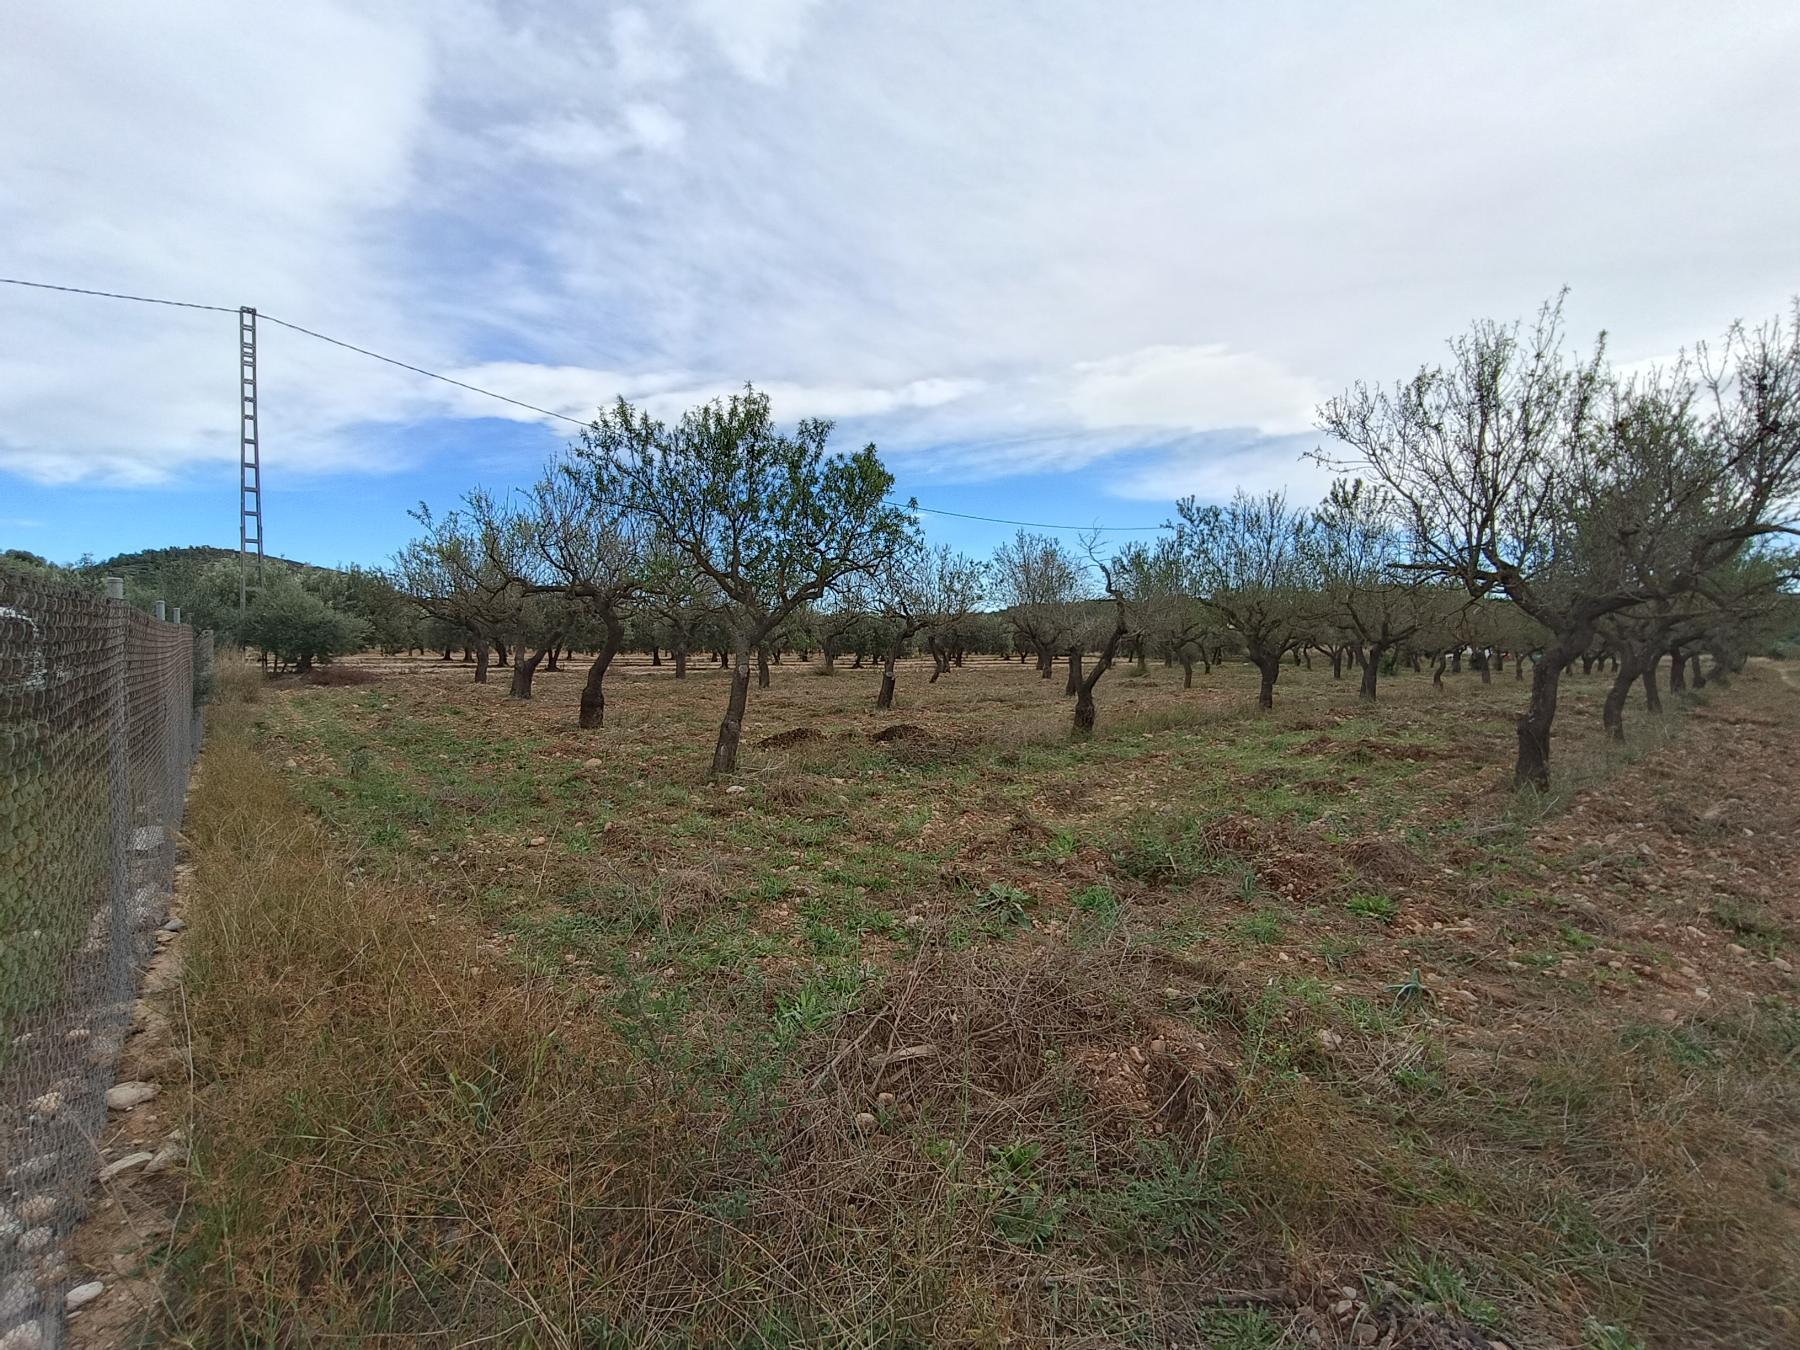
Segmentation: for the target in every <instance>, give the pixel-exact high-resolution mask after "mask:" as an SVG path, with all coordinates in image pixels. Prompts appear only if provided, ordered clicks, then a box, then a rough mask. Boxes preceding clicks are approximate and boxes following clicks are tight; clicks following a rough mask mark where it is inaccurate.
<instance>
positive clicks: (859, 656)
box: [850, 648, 863, 670]
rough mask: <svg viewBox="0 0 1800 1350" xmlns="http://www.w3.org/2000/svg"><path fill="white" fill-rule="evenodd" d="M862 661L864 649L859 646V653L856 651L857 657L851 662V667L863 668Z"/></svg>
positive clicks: (854, 668)
mask: <svg viewBox="0 0 1800 1350" xmlns="http://www.w3.org/2000/svg"><path fill="white" fill-rule="evenodd" d="M862 662H863V654H862V650H861V648H858V649H857V653H856V659H855V660H854V661H852V662H851V663H850V669H852V670H861V669H862Z"/></svg>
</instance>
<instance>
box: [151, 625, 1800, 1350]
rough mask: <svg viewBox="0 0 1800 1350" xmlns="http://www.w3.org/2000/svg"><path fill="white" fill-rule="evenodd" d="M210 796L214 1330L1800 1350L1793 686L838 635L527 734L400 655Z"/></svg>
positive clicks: (292, 691) (510, 707) (199, 887)
mask: <svg viewBox="0 0 1800 1350" xmlns="http://www.w3.org/2000/svg"><path fill="white" fill-rule="evenodd" d="M350 665H351V667H352V668H355V667H361V668H364V669H367V670H368V671H369V672H370V673H372V674H376V675H378V677H379V678H378V679H377V680H376V681H375V682H373V683H368V684H346V685H342V686H338V687H323V688H321V687H311V686H302V685H290V684H279V685H276V686H272V687H270V688H268V689H266V690H262V691H260V692H259V691H256V690H248V691H246V695H245V697H246V700H250V701H244V702H233V703H231V704H228V705H226V706H224V707H222V708H221V709H219V710H218V711H219V716H218V717H217V718H215V729H214V734H213V740H212V744H211V745H210V747H209V749H208V751H207V755H206V757H205V760H204V762H203V766H202V769H201V776H200V782H199V786H198V788H197V790H196V795H195V798H194V802H193V807H192V811H191V817H190V823H191V830H190V834H191V840H192V844H193V848H194V858H195V862H196V867H197V871H196V875H195V880H194V886H193V891H192V895H191V897H190V900H189V914H190V918H191V920H192V933H191V941H192V943H193V945H192V947H191V956H190V961H189V965H190V987H189V995H188V997H189V1000H190V1007H189V1013H190V1016H191V1017H192V1020H193V1026H194V1032H195V1036H196V1064H197V1067H198V1070H199V1074H200V1086H199V1090H198V1094H197V1097H196V1112H197V1126H198V1136H197V1141H196V1150H197V1152H196V1176H195V1180H194V1182H193V1187H192V1191H191V1194H190V1196H189V1199H188V1202H187V1203H188V1206H189V1210H190V1218H189V1222H187V1223H186V1224H185V1225H184V1227H183V1229H182V1236H181V1237H180V1239H179V1246H178V1251H177V1258H176V1266H175V1271H176V1284H177V1289H178V1294H177V1296H176V1298H175V1300H174V1307H175V1309H176V1311H175V1314H174V1315H173V1317H174V1322H173V1325H172V1327H171V1334H172V1335H177V1336H184V1337H189V1338H192V1339H193V1340H195V1341H215V1340H217V1341H226V1340H228V1341H232V1342H234V1343H243V1342H245V1341H251V1340H255V1341H260V1342H266V1343H269V1344H282V1345H306V1344H316V1343H320V1342H323V1341H326V1340H334V1341H335V1340H342V1339H350V1340H359V1339H376V1338H379V1337H381V1336H383V1335H393V1336H395V1337H398V1338H401V1339H405V1340H408V1341H412V1342H423V1343H441V1344H466V1343H471V1342H473V1341H476V1340H481V1339H483V1338H486V1339H488V1340H491V1341H492V1343H495V1344H500V1345H527V1344H530V1345H546V1346H583V1347H614V1346H618V1347H623V1346H638V1345H745V1346H750V1345H775V1346H802V1345H804V1346H819V1345H830V1346H878V1345H884V1346H885V1345H893V1346H902V1345H917V1346H924V1345H965V1344H966V1345H993V1346H999V1345H1051V1344H1054V1345H1059V1346H1077V1345H1142V1346H1174V1345H1181V1346H1200V1345H1214V1346H1219V1347H1256V1346H1276V1345H1284V1344H1296V1345H1327V1346H1329V1345H1338V1344H1343V1345H1373V1344H1379V1345H1396V1346H1398V1345H1407V1346H1459V1347H1462V1346H1478V1347H1480V1346H1488V1345H1490V1344H1496V1343H1500V1344H1506V1345H1512V1346H1525V1345H1580V1346H1589V1347H1594V1350H1624V1348H1625V1347H1629V1346H1634V1345H1639V1344H1643V1345H1695V1344H1715V1345H1758V1344H1763V1345H1777V1344H1792V1343H1793V1341H1794V1338H1796V1337H1797V1336H1800V1320H1797V1317H1796V1312H1795V1308H1796V1301H1797V1300H1800V1210H1797V1208H1796V1194H1795V1187H1796V1185H1797V1184H1800V1177H1797V1173H1796V1168H1797V1167H1800V1076H1797V1073H1796V1069H1797V1055H1800V1012H1797V1011H1796V1006H1795V1004H1794V1002H1793V994H1794V988H1795V986H1794V983H1793V975H1792V969H1791V964H1790V963H1791V961H1792V960H1793V959H1794V958H1795V938H1796V934H1800V898H1797V894H1796V888H1795V880H1796V872H1795V862H1794V853H1793V849H1794V840H1795V838H1796V829H1797V826H1800V697H1797V695H1800V687H1797V686H1800V681H1797V680H1796V678H1795V676H1794V674H1793V673H1792V672H1790V671H1789V670H1787V669H1786V668H1785V667H1783V666H1781V665H1779V664H1777V663H1773V662H1761V661H1759V662H1753V663H1752V665H1751V667H1750V668H1749V669H1748V670H1747V671H1746V672H1745V674H1743V675H1742V676H1741V677H1739V678H1738V679H1737V680H1735V681H1734V682H1733V683H1732V684H1731V685H1730V686H1729V687H1723V686H1720V685H1716V684H1715V685H1714V686H1711V687H1709V688H1708V689H1707V690H1705V691H1704V692H1703V693H1701V694H1699V695H1698V696H1690V697H1688V698H1685V699H1683V700H1679V701H1671V704H1670V710H1669V712H1667V713H1666V714H1665V715H1664V716H1663V717H1662V718H1660V719H1656V718H1651V717H1650V716H1649V715H1648V714H1646V713H1645V712H1644V710H1643V708H1642V706H1641V703H1639V702H1636V701H1634V703H1633V706H1632V707H1631V709H1630V711H1629V714H1628V722H1629V725H1630V728H1631V732H1632V739H1631V740H1630V741H1628V743H1627V744H1626V745H1625V746H1623V747H1613V746H1609V745H1607V744H1605V743H1604V742H1603V741H1602V740H1601V738H1600V735H1599V727H1598V723H1599V718H1598V713H1597V708H1598V701H1599V699H1600V697H1601V695H1602V693H1603V692H1604V688H1605V680H1604V678H1603V677H1602V676H1600V675H1599V674H1595V675H1594V676H1591V677H1588V678H1583V677H1581V676H1580V675H1579V674H1578V673H1577V674H1576V675H1574V676H1572V677H1571V678H1570V679H1569V680H1567V681H1565V689H1566V690H1567V693H1566V694H1565V699H1564V708H1563V714H1562V718H1561V720H1560V722H1559V737H1558V742H1557V747H1556V753H1557V757H1558V770H1559V787H1558V790H1557V792H1555V793H1554V794H1552V795H1551V796H1549V797H1548V798H1545V799H1542V800H1533V801H1531V802H1530V803H1528V804H1527V803H1521V802H1520V801H1518V800H1517V799H1515V798H1514V797H1513V796H1512V795H1511V794H1510V793H1509V792H1507V791H1506V790H1505V784H1506V783H1507V781H1508V779H1509V776H1510V769H1511V754H1512V718H1513V716H1514V714H1515V713H1516V711H1517V710H1518V708H1519V707H1520V705H1521V704H1522V701H1523V693H1522V686H1520V685H1519V684H1517V683H1515V681H1514V679H1513V672H1512V671H1511V670H1507V671H1505V672H1504V673H1503V674H1501V675H1499V676H1496V677H1495V679H1494V680H1493V682H1492V683H1491V684H1483V683H1482V682H1481V681H1480V680H1479V679H1478V677H1477V676H1475V675H1473V674H1463V675H1460V676H1452V677H1448V678H1447V680H1446V684H1445V687H1444V688H1443V689H1442V690H1441V691H1439V690H1435V689H1433V687H1432V685H1431V682H1430V679H1429V676H1427V675H1413V674H1407V673H1404V672H1403V673H1401V674H1399V675H1397V676H1395V677H1394V678H1392V679H1391V680H1388V681H1386V682H1385V683H1384V686H1383V701H1382V702H1381V703H1380V704H1379V705H1377V706H1375V707H1372V708H1371V707H1366V706H1359V705H1358V703H1357V701H1356V697H1355V687H1354V682H1353V681H1352V680H1349V679H1346V680H1345V681H1343V682H1334V681H1333V680H1332V679H1331V678H1330V676H1329V673H1328V672H1327V671H1325V670H1323V669H1319V670H1309V669H1306V668H1304V667H1290V668H1288V669H1287V670H1285V671H1284V673H1283V675H1282V679H1281V684H1280V687H1279V688H1278V690H1277V694H1276V699H1277V707H1276V710H1275V712H1274V713H1273V714H1270V715H1258V714H1256V712H1255V710H1254V708H1253V700H1254V691H1255V685H1254V671H1253V670H1251V668H1250V667H1248V666H1245V665H1240V664H1228V665H1225V666H1222V667H1220V668H1218V669H1217V670H1215V671H1214V672H1213V673H1212V674H1210V675H1204V676H1196V687H1195V688H1193V689H1192V690H1186V691H1184V690H1183V689H1182V688H1181V681H1180V671H1179V670H1178V669H1176V670H1170V669H1167V668H1164V667H1161V666H1158V665H1152V666H1151V667H1150V668H1149V669H1148V670H1147V671H1146V672H1144V673H1141V674H1140V673H1134V672H1133V671H1132V670H1131V669H1130V668H1129V667H1121V668H1120V669H1119V670H1117V671H1115V672H1113V673H1112V674H1109V675H1108V676H1107V678H1106V679H1105V681H1104V682H1103V683H1102V684H1101V686H1100V689H1099V708H1100V726H1099V731H1098V734H1097V735H1096V736H1095V737H1094V738H1093V739H1091V740H1087V741H1072V740H1071V739H1070V737H1069V735H1068V726H1069V700H1068V699H1066V698H1065V697H1064V696H1063V694H1062V677H1061V673H1060V672H1058V674H1057V677H1056V678H1055V679H1053V680H1051V681H1044V680H1040V679H1038V678H1037V677H1036V675H1035V673H1034V672H1033V671H1031V670H1029V669H1027V668H1025V667H1022V666H1019V665H1017V664H1004V663H1001V662H998V661H991V660H982V661H971V662H970V663H969V664H968V665H967V666H966V667H964V668H961V669H958V670H953V671H952V672H951V673H950V674H949V675H947V676H946V677H945V678H943V679H942V680H940V681H939V682H938V683H937V684H936V685H929V686H928V685H927V682H926V681H927V677H928V675H929V666H928V664H916V663H908V664H907V665H906V666H905V667H904V668H903V670H902V672H901V676H900V683H899V697H898V701H897V705H896V707H895V709H894V710H893V711H892V712H891V713H886V714H876V713H874V712H873V711H872V704H873V702H874V696H875V690H876V682H877V679H878V674H877V672H876V671H874V670H871V669H863V670H851V669H849V668H847V667H844V666H840V668H839V671H838V673H836V674H835V675H831V676H826V675H823V674H821V673H819V672H818V670H817V667H816V666H807V665H802V664H799V663H797V662H796V661H794V660H793V658H791V657H790V658H789V659H788V660H787V661H786V662H784V663H783V664H781V665H778V666H776V667H775V668H774V680H773V685H772V687H771V688H769V689H767V690H753V691H752V697H751V703H750V713H749V721H748V723H747V725H746V730H745V738H744V753H743V757H742V760H741V762H740V769H741V772H740V773H739V774H738V775H737V776H736V777H735V778H734V779H732V780H730V781H729V782H727V783H717V784H714V783H709V782H707V781H706V780H705V777H704V769H705V766H706V762H707V759H708V754H709V751H710V746H711V738H712V734H713V731H714V729H715V728H716V725H717V721H718V718H719V716H720V714H721V712H722V711H723V707H724V702H725V692H726V678H725V676H724V674H723V673H722V672H720V671H718V670H716V669H708V668H706V667H705V666H704V665H702V664H697V665H696V666H695V668H694V669H693V671H692V673H691V674H690V676H689V678H687V679H686V680H683V681H677V680H675V679H674V678H673V677H672V672H671V671H670V670H669V669H668V668H666V667H664V668H661V669H654V668H651V667H650V666H649V665H648V664H647V663H644V662H642V661H635V662H633V663H629V664H627V665H625V666H624V667H623V668H622V669H619V670H618V671H616V673H615V675H614V677H613V680H612V681H611V683H610V686H609V697H608V706H607V722H608V724H607V726H606V727H605V729H604V730H601V731H597V732H578V731H577V730H576V729H575V726H574V711H575V701H576V696H577V691H578V689H579V684H580V679H581V674H580V673H579V672H578V671H575V670H573V669H568V670H565V671H562V672H554V673H550V672H546V673H540V674H539V676H538V677H537V683H536V697H535V698H534V699H533V700H532V701H530V702H528V703H521V702H514V701H509V700H508V699H507V698H506V697H505V695H506V684H505V679H506V672H504V671H496V672H495V676H494V679H495V682H493V683H490V684H488V685H487V686H484V687H478V686H476V685H474V684H472V683H470V682H469V680H468V678H467V671H466V669H465V668H464V667H462V666H461V665H460V664H457V663H442V662H438V661H435V660H418V659H413V660H399V661H373V660H363V661H359V662H353V663H350Z"/></svg>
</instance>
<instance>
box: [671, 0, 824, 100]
mask: <svg viewBox="0 0 1800 1350" xmlns="http://www.w3.org/2000/svg"><path fill="white" fill-rule="evenodd" d="M818 3H819V0H693V2H692V12H693V17H694V22H695V23H696V24H697V25H698V26H699V27H700V28H701V29H703V30H704V31H705V32H706V33H707V34H708V35H709V36H710V37H711V38H712V39H713V41H714V42H716V43H717V44H718V48H719V52H720V54H721V55H722V56H724V58H725V59H726V60H727V61H729V62H730V63H731V64H732V65H733V66H734V67H736V69H737V70H738V72H739V73H740V74H742V75H744V76H745V77H747V78H748V79H752V80H756V81H758V82H760V83H764V84H768V83H773V82H774V81H776V80H779V79H780V78H781V77H782V75H783V74H784V73H785V71H786V69H787V64H788V62H789V61H790V60H792V58H793V56H794V53H795V50H796V49H797V48H798V47H799V45H800V42H801V39H802V38H803V37H804V35H805V31H806V22H807V19H808V18H809V17H810V15H811V12H812V11H813V10H814V9H815V8H817V6H818Z"/></svg>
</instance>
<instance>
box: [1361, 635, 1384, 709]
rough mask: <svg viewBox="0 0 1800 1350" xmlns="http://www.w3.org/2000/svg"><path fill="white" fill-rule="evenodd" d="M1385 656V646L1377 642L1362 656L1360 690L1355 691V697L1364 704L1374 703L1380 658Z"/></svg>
mask: <svg viewBox="0 0 1800 1350" xmlns="http://www.w3.org/2000/svg"><path fill="white" fill-rule="evenodd" d="M1386 655H1387V648H1386V646H1385V645H1383V644H1382V643H1379V642H1377V643H1376V644H1375V645H1374V646H1372V647H1370V648H1369V650H1368V651H1367V652H1365V653H1363V654H1362V688H1360V689H1358V690H1357V691H1356V696H1357V697H1358V698H1360V699H1361V700H1362V701H1363V702H1364V703H1373V702H1374V701H1375V686H1376V682H1377V681H1378V680H1379V679H1380V678H1381V658H1382V657H1384V656H1386Z"/></svg>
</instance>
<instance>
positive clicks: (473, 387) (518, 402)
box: [261, 314, 588, 427]
mask: <svg viewBox="0 0 1800 1350" xmlns="http://www.w3.org/2000/svg"><path fill="white" fill-rule="evenodd" d="M261 317H262V319H263V320H264V321H265V322H267V323H278V324H280V325H281V326H282V327H283V328H291V329H293V330H294V331H295V332H296V333H305V334H306V336H307V337H309V338H317V339H318V340H319V341H320V342H329V343H330V344H331V345H332V346H334V347H342V348H344V350H346V351H352V352H357V353H359V354H361V355H363V356H369V357H373V358H374V359H375V360H377V361H386V362H387V363H388V364H389V365H390V366H399V367H400V369H402V370H410V371H412V373H413V374H415V375H423V376H425V377H426V378H427V379H432V380H442V381H443V382H444V383H445V384H453V385H455V386H456V387H457V388H458V389H467V390H468V391H469V392H470V393H471V394H482V395H485V396H486V397H488V398H494V399H499V400H500V402H502V403H510V404H512V405H513V407H515V408H524V409H527V410H528V411H530V412H534V413H542V414H543V415H544V416H545V417H554V418H557V419H558V420H559V421H563V422H567V423H569V424H570V425H571V426H577V427H585V426H587V425H588V423H587V422H584V421H582V420H581V419H580V418H579V417H570V416H569V415H568V414H567V413H559V412H554V411H552V410H551V409H549V408H540V407H538V406H537V404H535V403H527V402H525V400H524V399H518V398H511V397H509V396H508V395H506V394H497V393H495V392H494V391H493V390H492V389H483V388H482V387H481V386H480V385H478V384H469V383H467V382H466V381H463V380H454V379H451V378H450V376H448V375H440V374H438V373H437V372H436V371H435V370H426V369H425V367H423V366H415V365H413V364H412V363H411V362H408V361H402V360H399V359H398V358H396V357H392V356H383V355H382V354H381V353H380V352H372V351H370V350H369V349H368V348H367V347H359V346H357V345H356V344H355V343H354V342H345V341H344V340H343V339H342V338H334V337H328V336H326V335H325V334H324V333H315V332H314V331H313V330H312V329H310V328H302V327H301V326H300V325H299V324H297V323H289V322H288V321H287V320H286V319H277V318H276V317H275V316H274V315H272V314H263V315H261Z"/></svg>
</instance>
